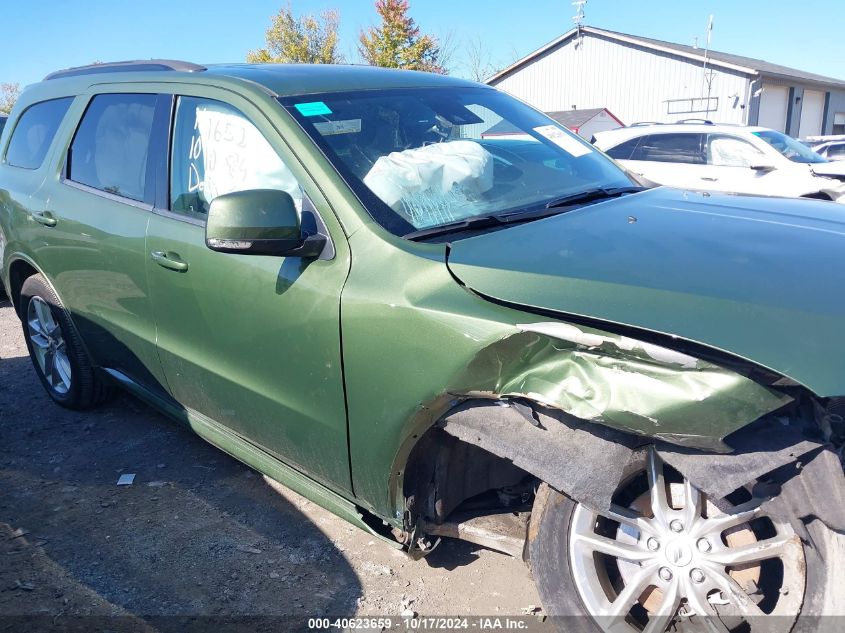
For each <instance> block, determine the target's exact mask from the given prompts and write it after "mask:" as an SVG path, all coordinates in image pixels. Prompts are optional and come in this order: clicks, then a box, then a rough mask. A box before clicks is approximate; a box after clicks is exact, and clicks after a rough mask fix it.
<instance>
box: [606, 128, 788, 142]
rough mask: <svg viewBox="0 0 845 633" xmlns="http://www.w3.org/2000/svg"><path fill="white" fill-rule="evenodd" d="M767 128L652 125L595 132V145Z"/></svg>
mask: <svg viewBox="0 0 845 633" xmlns="http://www.w3.org/2000/svg"><path fill="white" fill-rule="evenodd" d="M771 131H772V130H771V129H770V128H767V127H760V126H757V125H730V124H719V123H667V124H663V123H652V124H640V125H632V126H629V127H621V128H617V129H615V130H606V131H603V132H596V133H595V137H596V143H597V144H599V145H600V146H601V147H607V145H606V143H608V142H611V141H615V142H616V143H621V142H623V141H627V140H628V139H630V138H636V137H638V136H645V135H647V134H673V133H678V132H701V133H708V134H713V133H716V132H718V133H724V134H749V133H754V132H771Z"/></svg>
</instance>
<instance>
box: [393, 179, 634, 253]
mask: <svg viewBox="0 0 845 633" xmlns="http://www.w3.org/2000/svg"><path fill="white" fill-rule="evenodd" d="M645 189H646V187H609V188H601V189H591V190H590V191H582V192H579V193H574V194H570V195H568V196H563V197H562V198H556V199H554V200H552V201H551V202H549V203H547V204H546V205H545V206H543V207H540V208H539V209H536V208H535V209H520V210H519V211H508V212H506V213H494V214H490V215H477V216H474V217H471V218H466V219H465V220H458V221H457V222H449V223H448V224H440V225H438V226H432V227H429V228H427V229H419V230H417V231H411V232H410V233H406V234H405V235H403V236H402V237H404V238H405V239H408V240H419V239H424V238H426V237H435V236H438V235H448V234H449V233H461V232H463V231H473V230H476V229H487V228H491V227H499V226H503V225H507V224H517V223H520V222H530V221H532V220H540V219H542V218H546V217H549V216H552V215H558V214H560V213H564V212H565V211H566V210H567V209H566V207H574V206H576V205H581V204H586V203H588V202H598V201H599V200H606V199H608V198H616V197H618V196H621V195H624V194H626V193H636V192H638V191H644V190H645Z"/></svg>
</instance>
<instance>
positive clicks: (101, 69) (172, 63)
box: [44, 59, 207, 81]
mask: <svg viewBox="0 0 845 633" xmlns="http://www.w3.org/2000/svg"><path fill="white" fill-rule="evenodd" d="M156 70H181V71H183V72H189V73H194V72H201V71H203V70H207V69H206V67H205V66H200V65H199V64H192V63H191V62H182V61H179V60H175V59H136V60H131V61H125V62H107V63H104V64H90V65H88V66H76V67H75V68H66V69H65V70H57V71H56V72H54V73H50V74H49V75H47V76H46V77H44V81H50V80H51V79H62V78H64V77H76V76H79V75H98V74H101V73H125V72H150V71H156Z"/></svg>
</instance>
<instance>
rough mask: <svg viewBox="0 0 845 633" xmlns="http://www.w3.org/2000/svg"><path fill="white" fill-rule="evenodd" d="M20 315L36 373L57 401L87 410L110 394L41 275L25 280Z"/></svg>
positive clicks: (64, 405)
mask: <svg viewBox="0 0 845 633" xmlns="http://www.w3.org/2000/svg"><path fill="white" fill-rule="evenodd" d="M19 313H20V315H21V318H22V324H23V333H24V338H25V339H26V346H27V349H28V350H29V356H30V358H31V359H32V365H33V367H34V368H35V373H36V374H37V375H38V378H39V379H40V380H41V384H42V385H44V388H45V389H46V390H47V393H48V394H49V395H50V397H51V398H52V399H53V401H54V402H56V403H57V404H60V405H62V406H63V407H67V408H69V409H87V408H89V407H91V406H94V405H96V404H98V403H99V402H101V401H102V400H103V399H104V398H105V397H106V393H107V392H106V388H105V387H104V386H103V385H102V384H101V382H100V381H99V379H98V377H97V375H96V374H95V371H94V369H93V367H92V366H91V363H90V361H89V359H88V355H87V354H86V353H85V350H84V349H83V347H82V345H81V343H80V341H79V337H78V335H77V334H76V330H75V329H74V327H73V324H72V323H71V322H70V318H69V317H68V315H67V313H66V312H65V310H64V309H63V308H62V306H61V304H60V303H59V299H58V297H56V294H55V293H54V292H53V289H52V288H51V287H50V286H49V284H47V282H46V281H45V280H44V278H43V277H42V276H41V275H33V276H31V277H29V278H27V280H26V281H25V282H24V283H23V287H22V288H21V294H20V312H19Z"/></svg>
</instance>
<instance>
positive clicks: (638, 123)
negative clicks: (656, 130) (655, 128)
mask: <svg viewBox="0 0 845 633" xmlns="http://www.w3.org/2000/svg"><path fill="white" fill-rule="evenodd" d="M643 125H663V124H662V123H661V122H660V121H637V122H636V123H631V125H629V126H628V127H642V126H643Z"/></svg>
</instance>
